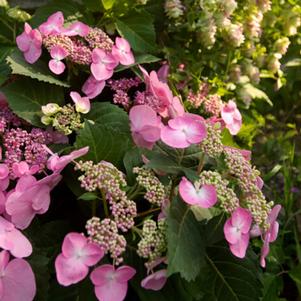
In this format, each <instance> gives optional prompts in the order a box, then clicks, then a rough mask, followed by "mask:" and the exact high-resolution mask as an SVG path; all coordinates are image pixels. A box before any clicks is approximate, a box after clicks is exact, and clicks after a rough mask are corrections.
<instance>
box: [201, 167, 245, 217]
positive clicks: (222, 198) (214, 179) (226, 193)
mask: <svg viewBox="0 0 301 301" xmlns="http://www.w3.org/2000/svg"><path fill="white" fill-rule="evenodd" d="M198 181H199V184H200V186H202V185H204V184H206V185H214V187H215V189H216V193H217V198H218V200H219V202H220V206H221V208H222V209H223V210H225V211H226V212H227V213H232V212H233V211H234V210H235V209H236V208H238V207H239V199H238V197H237V195H236V194H235V192H234V190H233V189H232V188H230V187H229V181H228V180H226V179H223V178H222V176H221V174H219V173H218V172H216V171H211V170H208V171H207V170H206V171H203V172H202V173H201V174H200V178H199V180H198Z"/></svg>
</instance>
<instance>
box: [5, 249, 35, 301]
mask: <svg viewBox="0 0 301 301" xmlns="http://www.w3.org/2000/svg"><path fill="white" fill-rule="evenodd" d="M0 274H1V277H0V300H1V301H21V300H22V301H32V300H33V299H34V296H35V294H36V283H35V277H34V273H33V271H32V269H31V267H30V265H29V264H28V263H27V262H26V261H25V260H24V259H19V258H18V259H13V260H11V261H9V253H8V252H7V251H2V252H1V253H0Z"/></svg>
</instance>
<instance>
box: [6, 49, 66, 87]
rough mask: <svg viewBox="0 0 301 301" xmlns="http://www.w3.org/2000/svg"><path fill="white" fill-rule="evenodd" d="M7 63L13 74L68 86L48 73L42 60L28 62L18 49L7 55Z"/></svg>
mask: <svg viewBox="0 0 301 301" xmlns="http://www.w3.org/2000/svg"><path fill="white" fill-rule="evenodd" d="M7 63H8V64H9V66H10V67H11V69H12V73H13V74H19V75H24V76H28V77H31V78H33V79H37V80H39V81H42V82H46V83H49V84H54V85H57V86H62V87H69V84H68V83H66V82H62V81H60V80H58V79H56V78H55V77H53V75H52V74H51V73H50V71H49V68H48V67H47V66H46V65H45V64H44V62H43V61H41V60H39V61H38V62H36V63H35V64H28V63H27V62H26V61H25V59H24V57H23V55H22V54H21V52H20V51H18V50H16V51H15V52H13V53H12V54H11V55H10V56H8V57H7Z"/></svg>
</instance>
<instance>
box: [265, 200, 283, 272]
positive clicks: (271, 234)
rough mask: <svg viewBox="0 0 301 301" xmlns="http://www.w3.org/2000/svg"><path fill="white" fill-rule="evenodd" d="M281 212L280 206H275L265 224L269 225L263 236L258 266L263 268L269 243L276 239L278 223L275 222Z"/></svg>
mask: <svg viewBox="0 0 301 301" xmlns="http://www.w3.org/2000/svg"><path fill="white" fill-rule="evenodd" d="M280 210H281V205H276V206H274V208H273V209H272V210H271V212H270V214H269V216H268V220H267V222H268V223H269V224H270V227H269V229H268V230H267V231H266V232H265V233H264V234H263V247H262V250H261V257H260V265H261V266H262V267H263V268H264V267H265V258H266V256H267V255H268V254H269V252H270V243H271V242H274V241H275V240H276V239H277V235H278V230H279V223H278V222H277V217H278V214H279V212H280Z"/></svg>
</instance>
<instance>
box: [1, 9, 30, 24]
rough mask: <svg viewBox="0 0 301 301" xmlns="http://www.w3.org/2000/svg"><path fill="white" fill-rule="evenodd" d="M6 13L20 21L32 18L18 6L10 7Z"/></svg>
mask: <svg viewBox="0 0 301 301" xmlns="http://www.w3.org/2000/svg"><path fill="white" fill-rule="evenodd" d="M6 13H7V15H8V16H9V17H10V18H12V19H14V20H16V21H18V22H26V21H28V20H30V19H31V15H30V14H29V13H27V12H26V11H25V10H22V9H20V8H18V7H17V6H16V7H12V8H10V9H8V10H7V12H6Z"/></svg>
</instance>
